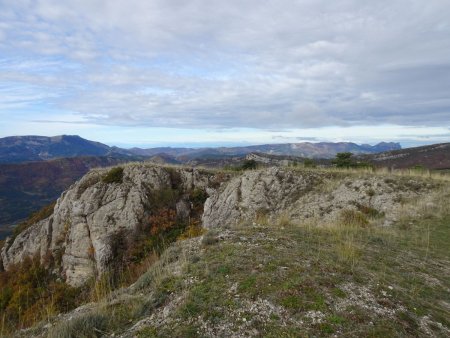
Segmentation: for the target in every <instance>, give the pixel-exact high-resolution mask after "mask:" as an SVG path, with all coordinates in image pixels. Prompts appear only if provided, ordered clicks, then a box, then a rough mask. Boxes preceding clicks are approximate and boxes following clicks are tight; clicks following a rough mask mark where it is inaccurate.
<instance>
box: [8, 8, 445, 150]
mask: <svg viewBox="0 0 450 338" xmlns="http://www.w3.org/2000/svg"><path fill="white" fill-rule="evenodd" d="M63 133H65V134H79V135H81V136H83V137H86V138H90V139H94V140H97V141H102V142H105V143H108V144H116V145H122V146H126V145H130V146H131V145H142V146H146V145H148V146H151V145H175V144H176V145H180V144H186V145H202V144H208V145H219V144H245V143H266V142H267V143H269V142H270V143H284V142H301V141H303V140H305V141H309V140H312V141H323V140H326V141H355V142H358V143H361V142H369V143H375V142H378V141H382V140H385V141H399V142H402V144H403V145H413V144H425V143H433V142H445V141H450V1H448V0H426V1H425V0H377V1H373V0H366V1H364V0H335V1H330V0H274V1H264V0H220V1H216V0H124V1H119V0H117V1H115V0H105V1H96V0H73V1H72V0H64V1H62V0H41V1H39V0H34V1H27V0H0V137H3V136H9V135H24V134H35V135H36V134H37V135H57V134H63Z"/></svg>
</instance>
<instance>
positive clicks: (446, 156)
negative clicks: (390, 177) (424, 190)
mask: <svg viewBox="0 0 450 338" xmlns="http://www.w3.org/2000/svg"><path fill="white" fill-rule="evenodd" d="M361 158H362V159H364V160H366V161H369V162H371V163H373V164H375V165H377V166H380V167H389V168H398V169H402V168H412V167H414V166H422V167H424V168H428V169H450V143H441V144H433V145H429V146H422V147H415V148H407V149H401V150H393V151H388V152H383V153H380V154H374V155H363V156H361Z"/></svg>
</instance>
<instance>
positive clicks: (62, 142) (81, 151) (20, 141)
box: [0, 135, 401, 163]
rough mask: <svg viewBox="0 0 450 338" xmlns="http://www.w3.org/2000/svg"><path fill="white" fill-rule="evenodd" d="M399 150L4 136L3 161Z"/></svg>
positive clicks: (313, 155)
mask: <svg viewBox="0 0 450 338" xmlns="http://www.w3.org/2000/svg"><path fill="white" fill-rule="evenodd" d="M396 149H401V146H400V144H398V143H385V142H382V143H379V144H377V145H374V146H371V145H368V144H363V145H358V144H355V143H351V142H339V143H332V142H320V143H310V142H304V143H282V144H263V145H253V146H244V147H217V148H197V149H196V148H172V147H158V148H148V149H142V148H131V149H123V148H119V147H109V146H107V145H105V144H102V143H99V142H94V141H89V140H86V139H83V138H81V137H79V136H71V135H61V136H54V137H44V136H12V137H5V138H0V163H20V162H27V161H43V160H49V159H54V158H63V157H77V156H106V155H122V156H145V157H152V156H161V155H162V154H164V156H166V155H168V156H169V157H171V158H172V159H171V161H172V162H174V163H175V162H186V161H189V160H192V159H196V158H214V157H223V156H245V155H247V154H249V153H255V152H259V153H267V154H273V155H290V156H299V157H311V158H332V157H334V156H335V155H336V154H337V153H338V152H346V151H349V152H352V153H354V154H374V153H379V152H383V151H390V150H396ZM167 159H168V158H167Z"/></svg>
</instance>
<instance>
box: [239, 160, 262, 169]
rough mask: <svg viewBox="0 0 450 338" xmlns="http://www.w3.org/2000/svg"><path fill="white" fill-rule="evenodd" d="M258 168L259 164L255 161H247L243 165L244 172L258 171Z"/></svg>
mask: <svg viewBox="0 0 450 338" xmlns="http://www.w3.org/2000/svg"><path fill="white" fill-rule="evenodd" d="M257 167H258V163H257V162H256V161H255V160H245V161H244V163H243V164H242V169H243V170H249V169H256V168H257Z"/></svg>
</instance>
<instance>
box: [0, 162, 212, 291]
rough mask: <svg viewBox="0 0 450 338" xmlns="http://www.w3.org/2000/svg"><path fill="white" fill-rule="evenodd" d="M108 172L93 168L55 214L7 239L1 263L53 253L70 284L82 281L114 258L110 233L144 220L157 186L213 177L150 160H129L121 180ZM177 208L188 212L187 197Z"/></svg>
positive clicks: (199, 184) (190, 185) (196, 184)
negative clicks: (111, 177) (107, 178)
mask: <svg viewBox="0 0 450 338" xmlns="http://www.w3.org/2000/svg"><path fill="white" fill-rule="evenodd" d="M107 174H108V169H97V170H93V171H91V172H89V173H88V174H86V175H85V176H84V177H83V178H82V179H81V180H79V181H78V182H77V183H75V184H74V185H73V186H72V187H70V188H69V189H68V190H67V191H66V192H64V193H63V194H62V195H61V197H60V198H59V199H58V201H57V203H56V206H55V209H54V213H53V215H52V216H50V217H49V218H47V219H45V220H42V221H40V222H38V223H36V224H34V225H33V226H31V227H30V228H28V229H27V230H25V231H24V232H22V233H20V234H19V235H18V236H17V237H16V238H15V239H14V240H12V239H8V240H7V241H6V243H5V245H4V247H3V248H2V252H1V259H2V264H3V267H4V268H5V269H8V267H9V266H10V265H11V264H14V263H19V262H21V261H22V260H23V259H24V258H25V257H26V256H34V255H39V256H40V257H41V258H42V259H44V258H45V257H48V256H49V255H50V256H51V257H53V259H54V260H55V261H56V262H57V263H58V265H60V272H59V273H61V276H62V277H63V278H65V279H66V281H67V282H68V283H69V284H71V285H81V284H83V283H84V282H85V281H86V280H88V279H89V278H91V277H93V276H96V275H99V274H101V273H102V272H103V271H105V270H106V269H107V267H108V265H109V263H110V262H111V260H113V259H114V257H113V248H112V244H111V238H112V236H113V235H115V234H119V233H121V232H123V231H125V233H127V232H128V233H129V232H132V231H133V230H135V229H137V228H138V226H139V225H140V224H141V223H142V222H144V219H145V217H146V216H147V215H148V213H149V210H150V209H151V208H152V205H151V203H152V202H151V200H152V199H151V198H150V197H151V196H152V194H153V193H154V192H155V191H160V190H163V189H172V188H176V189H179V190H180V191H183V192H188V191H190V190H192V189H195V188H206V187H207V186H208V185H209V184H210V182H211V180H212V178H213V177H214V174H212V173H207V172H204V171H201V170H195V169H175V168H163V167H159V166H155V165H146V164H135V165H126V166H125V167H124V170H123V177H122V178H121V181H120V182H112V183H105V182H104V180H103V178H104V177H105V175H107ZM181 196H182V195H181ZM177 209H178V212H179V213H180V214H183V215H184V217H185V216H186V213H189V205H188V204H187V203H186V202H183V197H180V201H179V202H178V203H177Z"/></svg>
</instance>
